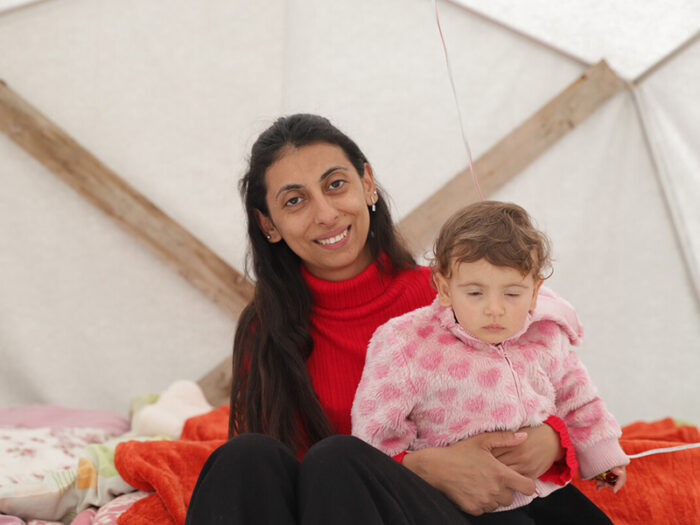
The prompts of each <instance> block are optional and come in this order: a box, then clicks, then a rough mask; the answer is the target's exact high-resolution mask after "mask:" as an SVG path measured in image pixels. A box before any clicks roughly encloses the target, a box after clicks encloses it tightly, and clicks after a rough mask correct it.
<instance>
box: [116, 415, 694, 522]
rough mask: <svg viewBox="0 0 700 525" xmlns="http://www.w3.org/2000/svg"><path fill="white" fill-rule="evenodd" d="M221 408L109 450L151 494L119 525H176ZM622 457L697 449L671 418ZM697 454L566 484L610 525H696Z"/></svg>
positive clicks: (641, 432)
mask: <svg viewBox="0 0 700 525" xmlns="http://www.w3.org/2000/svg"><path fill="white" fill-rule="evenodd" d="M227 425H228V407H221V408H218V409H216V410H214V411H212V412H210V413H208V414H205V415H203V416H198V417H195V418H192V419H190V420H188V421H187V423H186V424H185V428H184V429H183V432H182V438H181V439H180V440H179V441H156V442H154V441H146V442H141V441H130V442H127V443H122V444H120V445H118V446H117V449H116V453H115V464H116V466H117V470H118V471H119V473H120V474H121V476H122V477H123V478H124V480H125V481H126V482H127V483H129V484H130V485H132V486H133V487H136V488H137V489H140V490H145V491H153V492H154V493H153V494H152V495H151V496H148V497H146V498H144V499H142V500H140V501H137V502H136V503H135V504H134V505H133V506H132V507H131V508H130V509H129V510H127V511H126V512H125V513H124V514H123V515H122V516H120V517H119V519H118V520H117V521H118V523H119V524H120V525H152V524H159V525H161V524H162V525H183V524H184V522H185V515H186V513H187V505H188V503H189V500H190V497H191V495H192V491H193V490H194V486H195V484H196V482H197V476H198V475H199V471H200V470H201V468H202V466H203V465H204V462H205V461H206V459H207V457H208V456H209V454H211V452H213V451H214V450H215V449H216V448H217V447H219V446H220V445H221V444H222V443H224V440H225V438H226V429H227ZM620 442H621V444H622V447H623V449H624V450H625V452H626V453H627V454H636V453H638V452H642V451H644V450H649V449H652V448H661V447H671V446H677V445H679V444H682V443H697V442H700V432H698V429H697V428H696V427H691V426H678V425H676V424H675V423H674V422H673V421H672V420H671V419H664V420H661V421H656V422H653V423H633V424H631V425H627V426H626V427H624V428H623V434H622V439H621V440H620ZM698 472H700V448H696V449H692V450H687V451H682V452H671V453H668V454H657V455H654V456H648V457H645V458H639V459H633V460H632V463H631V464H630V465H629V467H628V468H627V484H626V485H625V487H624V488H623V489H622V490H621V491H620V492H618V493H617V494H613V493H612V491H610V490H607V489H606V490H604V491H600V492H598V491H596V489H595V485H594V484H593V483H592V482H590V481H582V480H580V479H577V480H575V481H574V484H575V485H576V486H577V487H578V488H579V489H581V490H582V491H583V492H584V493H585V494H586V495H587V496H588V497H589V498H590V499H591V500H593V501H594V502H595V503H596V504H597V505H598V506H600V507H601V508H602V509H603V510H604V511H605V512H606V513H607V514H608V515H609V516H610V518H611V519H612V520H613V522H614V523H615V524H616V525H632V524H638V523H664V524H665V525H687V524H689V523H697V520H698V516H699V515H700V482H698V481H697V480H696V479H695V475H696V473H698Z"/></svg>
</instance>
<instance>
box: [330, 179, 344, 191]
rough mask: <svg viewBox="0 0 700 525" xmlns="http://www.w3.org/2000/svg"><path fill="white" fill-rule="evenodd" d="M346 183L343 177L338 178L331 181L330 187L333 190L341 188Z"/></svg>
mask: <svg viewBox="0 0 700 525" xmlns="http://www.w3.org/2000/svg"><path fill="white" fill-rule="evenodd" d="M344 185H345V181H344V180H343V179H337V180H334V181H333V182H331V183H330V184H329V185H328V187H329V188H330V189H332V190H337V189H340V188H341V187H342V186H344Z"/></svg>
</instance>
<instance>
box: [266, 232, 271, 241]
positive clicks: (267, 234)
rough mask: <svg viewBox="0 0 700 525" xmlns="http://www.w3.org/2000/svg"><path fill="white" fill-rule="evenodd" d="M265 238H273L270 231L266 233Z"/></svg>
mask: <svg viewBox="0 0 700 525" xmlns="http://www.w3.org/2000/svg"><path fill="white" fill-rule="evenodd" d="M265 238H266V239H267V240H268V241H269V240H270V239H272V235H270V234H269V233H266V234H265Z"/></svg>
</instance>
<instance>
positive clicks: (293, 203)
mask: <svg viewBox="0 0 700 525" xmlns="http://www.w3.org/2000/svg"><path fill="white" fill-rule="evenodd" d="M300 202H301V197H292V198H291V199H289V200H287V201H286V202H285V203H284V205H285V206H287V207H292V206H296V205H297V204H299V203H300Z"/></svg>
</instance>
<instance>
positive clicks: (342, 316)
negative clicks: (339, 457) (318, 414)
mask: <svg viewBox="0 0 700 525" xmlns="http://www.w3.org/2000/svg"><path fill="white" fill-rule="evenodd" d="M384 260H386V259H384ZM387 264H389V262H388V260H387ZM302 275H303V276H304V279H305V280H306V283H307V284H308V286H309V289H310V290H311V295H312V297H313V303H314V306H313V311H312V313H311V337H312V338H313V341H314V350H313V352H312V353H311V357H309V359H308V361H307V366H308V369H309V375H310V376H311V382H312V383H313V386H314V389H315V390H316V393H317V394H318V397H319V399H320V401H321V406H323V408H324V410H325V411H326V413H327V414H328V418H329V419H330V422H331V424H332V425H333V428H334V429H335V430H336V432H338V433H340V434H350V430H351V426H350V408H351V407H352V401H353V399H354V398H355V390H357V385H358V383H359V382H360V377H361V376H362V368H363V367H364V364H365V353H366V351H367V344H368V343H369V340H370V338H371V337H372V334H373V333H374V331H375V330H376V329H377V328H378V327H379V326H381V325H382V324H384V323H386V322H387V321H388V320H389V319H391V318H392V317H396V316H399V315H402V314H404V313H406V312H410V311H411V310H415V309H416V308H420V307H421V306H425V305H427V304H430V303H431V302H432V300H433V299H434V298H435V294H436V293H437V292H436V291H435V289H434V288H433V287H432V286H431V278H430V270H429V269H428V268H425V267H421V266H419V267H416V268H415V269H412V270H402V271H400V272H399V273H398V274H397V275H396V276H392V275H391V272H382V271H381V270H380V269H379V265H378V264H377V262H376V261H375V262H374V263H372V264H371V265H369V267H367V268H366V269H365V270H364V271H363V272H362V273H360V274H359V275H357V276H356V277H353V278H352V279H348V280H346V281H324V280H322V279H318V278H316V277H314V276H313V275H311V274H310V273H309V272H308V271H307V270H306V269H305V268H304V267H303V266H302Z"/></svg>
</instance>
